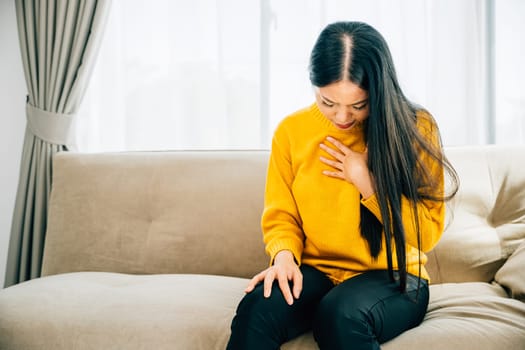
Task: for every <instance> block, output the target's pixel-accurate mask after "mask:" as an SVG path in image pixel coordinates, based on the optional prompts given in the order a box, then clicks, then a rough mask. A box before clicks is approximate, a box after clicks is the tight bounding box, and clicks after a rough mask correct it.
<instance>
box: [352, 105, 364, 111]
mask: <svg viewBox="0 0 525 350" xmlns="http://www.w3.org/2000/svg"><path fill="white" fill-rule="evenodd" d="M365 107H366V103H365V104H364V105H361V106H354V109H355V110H356V111H361V110H363V109H365Z"/></svg>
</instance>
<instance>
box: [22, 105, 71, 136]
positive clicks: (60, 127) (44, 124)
mask: <svg viewBox="0 0 525 350" xmlns="http://www.w3.org/2000/svg"><path fill="white" fill-rule="evenodd" d="M26 115H27V123H28V126H29V129H30V130H31V132H32V133H33V134H34V135H35V136H36V137H38V138H39V139H41V140H43V141H46V142H49V143H54V144H57V145H65V146H71V145H72V143H73V142H72V141H73V139H74V136H73V134H72V132H73V128H72V126H73V119H74V116H75V115H74V114H62V113H53V112H48V111H45V110H43V109H40V108H38V107H35V106H32V105H31V104H30V103H29V102H27V104H26Z"/></svg>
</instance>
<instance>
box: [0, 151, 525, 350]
mask: <svg viewBox="0 0 525 350" xmlns="http://www.w3.org/2000/svg"><path fill="white" fill-rule="evenodd" d="M447 154H448V156H449V158H450V159H451V161H452V163H453V164H454V165H455V167H456V169H457V171H458V172H459V175H460V178H461V191H460V192H459V194H458V195H457V197H456V198H455V199H454V200H453V201H452V202H451V203H450V205H449V213H453V215H450V216H449V221H450V222H449V224H448V226H447V230H446V232H445V233H444V236H443V238H442V240H441V241H440V243H439V245H438V246H437V247H436V249H435V250H434V251H432V252H431V253H429V263H428V265H427V267H428V270H429V273H430V274H431V276H432V278H433V279H432V285H431V287H430V288H431V301H430V305H429V308H428V312H427V315H426V317H425V320H424V321H423V323H422V324H421V325H420V326H419V327H417V328H414V329H412V330H410V331H408V332H406V333H404V334H402V335H401V336H399V337H397V338H395V339H393V340H391V341H389V342H388V343H386V344H383V346H382V349H384V350H394V349H396V350H397V349H403V350H406V349H424V350H434V349H444V350H445V349H446V350H451V349H469V350H483V349H487V350H488V349H497V350H507V349H525V304H524V302H523V301H524V297H525V243H524V240H525V148H524V147H518V146H514V147H510V146H509V147H503V146H498V147H496V146H483V147H470V148H467V147H461V148H449V149H447ZM267 158H268V152H267V151H217V152H208V151H202V152H138V153H132V152H130V153H112V154H75V153H61V154H59V155H58V156H56V157H55V162H54V173H53V174H54V177H53V190H52V196H51V202H50V204H49V219H48V233H47V240H46V242H45V251H44V261H43V270H42V274H43V276H44V277H42V278H39V279H35V280H31V281H28V282H25V283H22V284H19V285H16V286H13V287H9V288H5V289H3V290H1V291H0V349H2V350H7V349H9V350H11V349H12V350H24V349H53V350H56V349H68V350H72V349H74V350H84V349H126V350H134V349H155V350H159V349H181V350H192V349H202V350H213V349H224V347H225V344H226V342H227V339H228V337H229V326H230V321H231V319H232V316H233V314H234V311H235V308H236V306H237V303H238V302H239V300H240V299H241V297H242V296H243V289H244V287H245V286H246V283H247V279H246V278H248V277H251V276H252V275H253V274H255V273H256V272H258V271H260V270H261V269H263V268H265V267H266V265H267V263H268V259H267V257H266V256H265V255H264V253H263V250H264V247H263V244H262V239H261V232H260V226H259V225H260V215H261V210H262V204H263V191H264V180H265V172H266V163H267ZM282 349H284V350H291V349H301V350H308V349H317V346H316V344H315V342H314V341H313V338H312V336H311V334H305V335H303V336H301V337H299V338H298V339H295V340H293V341H290V342H288V343H287V344H285V345H283V346H282ZM248 350H249V349H248Z"/></svg>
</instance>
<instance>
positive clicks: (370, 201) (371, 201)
mask: <svg viewBox="0 0 525 350" xmlns="http://www.w3.org/2000/svg"><path fill="white" fill-rule="evenodd" d="M361 204H363V205H364V206H365V207H366V208H367V209H368V210H370V212H372V214H374V215H375V217H376V218H377V219H378V220H379V221H380V222H383V218H382V216H381V209H380V208H379V202H378V201H377V196H376V194H375V193H374V194H373V195H371V196H370V197H368V198H367V199H361Z"/></svg>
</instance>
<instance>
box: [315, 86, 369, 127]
mask: <svg viewBox="0 0 525 350" xmlns="http://www.w3.org/2000/svg"><path fill="white" fill-rule="evenodd" d="M315 98H316V100H317V105H318V106H319V109H320V110H321V112H322V113H323V114H324V116H325V117H326V118H328V120H330V121H331V122H332V124H334V125H335V127H336V128H338V129H340V130H350V129H352V128H353V127H354V126H355V125H357V124H359V123H362V122H363V121H364V120H365V119H366V118H368V92H367V91H365V90H363V89H361V88H360V87H359V86H358V85H356V84H354V83H352V82H350V81H348V80H343V81H339V82H336V83H332V84H330V85H327V86H323V87H319V88H318V87H316V88H315Z"/></svg>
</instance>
